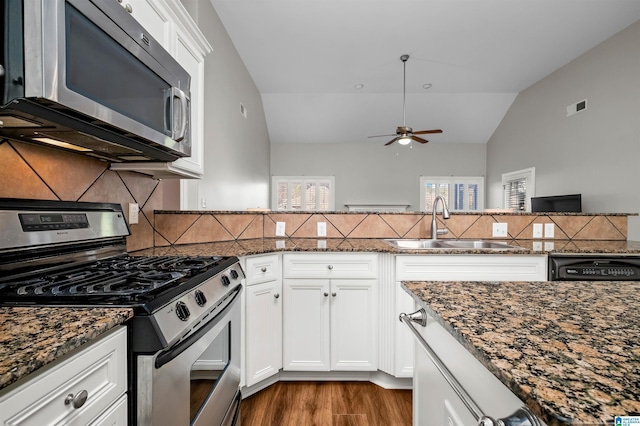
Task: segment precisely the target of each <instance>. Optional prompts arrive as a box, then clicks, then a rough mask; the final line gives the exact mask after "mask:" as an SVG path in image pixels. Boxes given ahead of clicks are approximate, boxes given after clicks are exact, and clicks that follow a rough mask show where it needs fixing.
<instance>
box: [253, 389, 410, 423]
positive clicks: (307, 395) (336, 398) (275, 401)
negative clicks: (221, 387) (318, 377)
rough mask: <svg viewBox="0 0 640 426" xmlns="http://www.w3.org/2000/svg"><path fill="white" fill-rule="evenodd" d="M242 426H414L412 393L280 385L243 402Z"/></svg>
mask: <svg viewBox="0 0 640 426" xmlns="http://www.w3.org/2000/svg"><path fill="white" fill-rule="evenodd" d="M240 413H241V421H242V426H411V391H410V390H390V389H383V388H381V387H379V386H377V385H374V384H373V383H369V382H278V383H275V384H273V385H271V386H270V387H268V388H266V389H264V390H262V391H260V392H258V393H256V394H254V395H251V396H250V397H248V398H246V399H244V400H242V405H241V410H240Z"/></svg>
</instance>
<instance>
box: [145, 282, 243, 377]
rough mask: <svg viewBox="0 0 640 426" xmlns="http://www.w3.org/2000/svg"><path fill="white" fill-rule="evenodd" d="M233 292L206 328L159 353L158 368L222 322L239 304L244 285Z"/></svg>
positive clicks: (203, 327)
mask: <svg viewBox="0 0 640 426" xmlns="http://www.w3.org/2000/svg"><path fill="white" fill-rule="evenodd" d="M233 291H234V294H233V295H232V296H229V297H227V299H226V300H225V301H224V302H222V303H224V304H225V305H224V307H223V308H222V311H220V312H218V313H216V315H215V317H214V318H212V319H211V321H209V322H207V323H206V324H205V325H204V326H202V327H201V328H199V329H198V330H197V331H196V332H195V333H193V334H192V335H190V336H189V337H187V338H186V339H184V340H182V341H180V342H178V343H177V344H175V345H174V346H172V347H170V348H169V349H166V350H164V351H161V352H160V353H158V356H157V357H156V362H155V366H156V368H160V367H162V366H163V365H165V364H166V363H168V362H170V361H171V360H173V359H174V358H176V357H178V356H179V355H180V354H181V353H182V352H184V351H186V350H187V349H188V348H189V347H190V346H191V345H192V344H194V343H195V342H197V341H198V340H200V338H201V337H202V336H204V335H205V334H207V332H208V331H209V330H211V329H212V328H213V327H215V326H216V325H217V324H218V323H219V322H220V320H221V319H222V317H223V316H224V315H225V314H226V313H227V312H229V311H230V310H231V308H232V307H233V305H234V304H235V303H236V302H237V299H238V296H239V295H240V293H241V292H242V284H240V285H238V287H236V288H235V289H234V290H233ZM217 307H220V305H218V306H217Z"/></svg>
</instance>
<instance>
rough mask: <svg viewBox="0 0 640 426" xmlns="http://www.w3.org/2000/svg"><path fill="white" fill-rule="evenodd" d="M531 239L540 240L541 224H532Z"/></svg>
mask: <svg viewBox="0 0 640 426" xmlns="http://www.w3.org/2000/svg"><path fill="white" fill-rule="evenodd" d="M533 238H542V224H541V223H534V224H533Z"/></svg>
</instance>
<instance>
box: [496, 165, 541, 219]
mask: <svg viewBox="0 0 640 426" xmlns="http://www.w3.org/2000/svg"><path fill="white" fill-rule="evenodd" d="M523 179H524V180H525V181H526V186H525V188H526V189H525V210H524V211H526V212H530V211H531V197H535V194H536V168H535V167H529V168H527V169H521V170H516V171H513V172H508V173H503V174H502V203H503V207H504V208H505V209H506V208H508V206H507V201H506V189H507V183H509V182H513V181H517V180H523Z"/></svg>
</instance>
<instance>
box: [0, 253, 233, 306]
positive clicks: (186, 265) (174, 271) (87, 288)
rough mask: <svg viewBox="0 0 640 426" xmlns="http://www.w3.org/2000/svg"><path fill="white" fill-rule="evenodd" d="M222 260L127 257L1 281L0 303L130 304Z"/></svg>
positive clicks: (201, 257) (217, 258)
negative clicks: (76, 301) (86, 301)
mask: <svg viewBox="0 0 640 426" xmlns="http://www.w3.org/2000/svg"><path fill="white" fill-rule="evenodd" d="M222 259H223V258H222V257H217V256H213V257H211V256H210V257H206V256H198V257H180V256H129V255H123V256H118V257H114V258H110V259H104V260H97V261H94V262H91V263H89V264H83V265H77V266H74V267H67V268H64V269H62V270H59V271H56V272H48V273H41V274H38V273H34V274H33V275H32V276H31V277H27V278H21V279H19V280H15V281H14V280H11V279H10V278H9V279H8V280H6V279H2V280H0V300H5V301H11V300H19V299H23V300H39V301H42V302H43V303H46V302H49V301H60V300H67V299H68V300H71V299H82V298H88V299H91V300H93V301H96V300H104V301H121V302H132V301H137V300H140V298H143V297H146V298H148V297H152V296H151V295H153V294H157V293H158V292H160V291H163V290H165V289H168V288H171V287H172V286H174V285H178V284H180V283H181V282H184V281H185V280H186V279H188V278H189V277H192V276H195V275H198V274H201V273H202V272H205V271H207V270H209V269H211V268H213V267H215V266H216V265H217V264H218V263H219V262H220V261H221V260H222Z"/></svg>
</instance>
